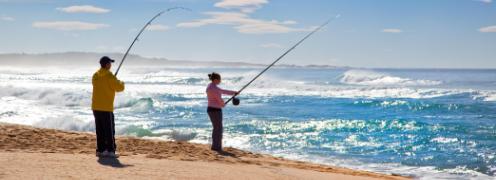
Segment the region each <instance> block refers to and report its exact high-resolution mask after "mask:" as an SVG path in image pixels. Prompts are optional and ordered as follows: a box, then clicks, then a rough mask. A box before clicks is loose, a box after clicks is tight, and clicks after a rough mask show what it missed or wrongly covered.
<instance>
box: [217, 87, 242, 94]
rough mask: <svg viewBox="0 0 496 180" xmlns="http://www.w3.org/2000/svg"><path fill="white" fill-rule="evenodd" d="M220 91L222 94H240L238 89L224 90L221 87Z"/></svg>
mask: <svg viewBox="0 0 496 180" xmlns="http://www.w3.org/2000/svg"><path fill="white" fill-rule="evenodd" d="M219 91H220V92H221V94H226V95H231V96H232V95H235V94H238V91H231V90H224V89H221V88H219Z"/></svg>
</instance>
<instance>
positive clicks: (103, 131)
mask: <svg viewBox="0 0 496 180" xmlns="http://www.w3.org/2000/svg"><path fill="white" fill-rule="evenodd" d="M93 116H95V129H96V151H97V152H103V151H108V152H115V149H116V148H117V146H116V145H115V138H114V136H115V129H114V128H115V124H114V113H113V112H106V111H93Z"/></svg>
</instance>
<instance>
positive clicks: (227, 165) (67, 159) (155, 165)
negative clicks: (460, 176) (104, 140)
mask: <svg viewBox="0 0 496 180" xmlns="http://www.w3.org/2000/svg"><path fill="white" fill-rule="evenodd" d="M0 142H2V143H1V144H0V157H2V158H0V159H2V160H1V161H0V169H2V172H1V173H0V178H6V179H12V178H18V177H25V178H28V179H32V178H37V177H43V178H62V179H67V178H78V177H84V178H85V179H87V178H90V179H95V178H101V177H103V176H108V177H112V178H118V177H120V178H123V179H135V178H139V177H141V178H151V179H157V178H167V177H169V178H177V179H184V178H186V179H216V178H226V179H235V178H237V177H242V178H243V179H260V178H262V179H264V178H266V179H330V178H335V179H409V177H401V176H393V175H385V174H379V173H373V172H367V171H360V170H352V169H347V168H341V167H333V166H326V165H320V164H313V163H309V162H301V161H292V160H286V159H283V158H277V157H273V156H270V155H265V154H256V153H252V152H247V151H242V150H238V149H235V148H224V150H225V151H226V152H225V153H222V154H219V153H217V152H213V151H211V150H210V148H209V146H208V145H206V144H195V143H188V142H173V141H159V140H147V139H140V138H135V137H127V136H117V138H116V143H117V148H118V153H119V154H120V155H121V157H120V158H119V159H118V160H117V162H108V161H109V160H108V159H103V160H102V159H98V158H97V157H95V155H94V153H95V150H94V147H95V135H94V134H92V133H85V132H70V131H61V130H55V129H43V128H34V127H30V126H24V125H14V124H5V123H0ZM107 171H108V173H107ZM100 172H102V173H100ZM103 172H105V173H103Z"/></svg>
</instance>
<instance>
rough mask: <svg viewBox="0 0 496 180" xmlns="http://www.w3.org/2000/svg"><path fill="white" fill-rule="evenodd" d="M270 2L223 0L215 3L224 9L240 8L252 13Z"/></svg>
mask: <svg viewBox="0 0 496 180" xmlns="http://www.w3.org/2000/svg"><path fill="white" fill-rule="evenodd" d="M267 3H269V1H268V0H222V1H220V2H218V3H215V5H214V6H215V7H219V8H224V9H233V8H235V9H240V10H241V12H243V13H252V12H254V11H255V10H257V9H258V8H260V7H262V5H264V4H267Z"/></svg>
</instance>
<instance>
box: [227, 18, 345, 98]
mask: <svg viewBox="0 0 496 180" xmlns="http://www.w3.org/2000/svg"><path fill="white" fill-rule="evenodd" d="M340 16H341V15H337V16H335V17H332V18H330V19H329V20H327V21H326V22H325V23H324V24H322V25H320V26H319V27H317V28H315V29H314V30H313V31H312V32H310V33H308V34H307V35H306V36H305V37H304V38H303V39H301V40H300V41H298V43H296V44H295V45H294V46H293V47H291V48H289V49H288V50H287V51H286V52H284V54H282V55H281V56H279V58H277V59H276V60H275V61H274V62H272V64H270V65H269V66H267V67H266V68H265V69H264V70H263V71H262V72H260V73H259V74H258V75H257V76H255V77H254V78H253V79H252V80H251V81H250V82H248V83H247V84H246V85H244V86H243V87H242V88H241V89H240V90H239V91H238V94H235V95H233V96H232V97H231V98H229V99H228V100H227V101H226V102H225V104H228V103H229V102H230V101H231V100H232V101H233V104H234V105H238V104H239V99H237V98H236V96H237V95H239V94H240V93H241V92H242V91H243V90H244V89H245V88H247V87H248V86H249V85H250V84H251V83H253V81H255V80H256V79H257V78H258V77H260V76H261V75H262V74H263V73H265V71H267V70H269V69H270V68H271V67H272V66H274V64H276V63H277V62H278V61H279V60H281V59H282V58H283V57H284V56H286V55H287V54H288V53H289V52H291V51H292V50H293V49H295V48H296V47H297V46H298V45H300V44H301V43H302V42H303V41H305V40H306V39H307V38H308V37H310V36H312V34H314V33H315V32H317V31H319V30H320V29H322V28H323V27H324V26H326V25H327V24H329V23H330V22H331V21H333V20H335V19H337V18H339V17H340Z"/></svg>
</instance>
